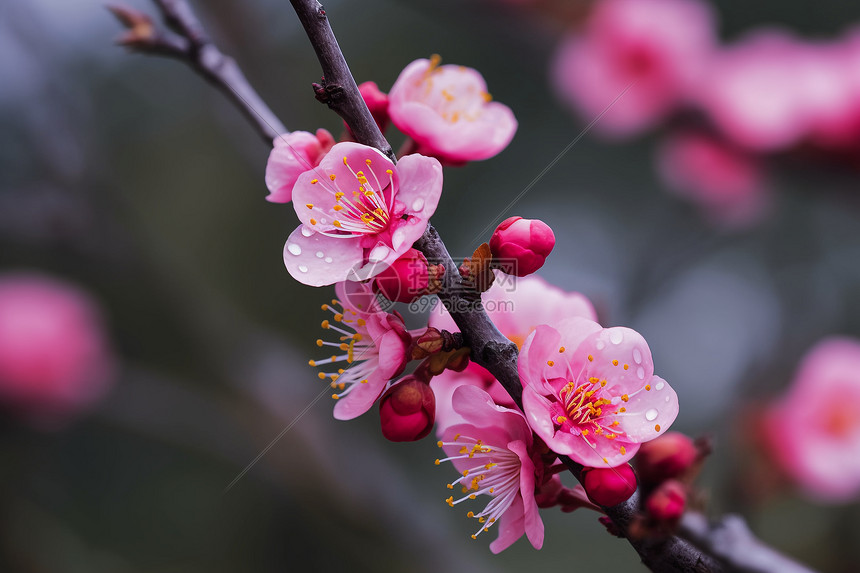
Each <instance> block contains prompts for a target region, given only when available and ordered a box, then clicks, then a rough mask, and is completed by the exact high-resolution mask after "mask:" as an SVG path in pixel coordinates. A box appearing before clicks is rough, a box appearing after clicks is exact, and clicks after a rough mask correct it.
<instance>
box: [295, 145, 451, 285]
mask: <svg viewBox="0 0 860 573" xmlns="http://www.w3.org/2000/svg"><path fill="white" fill-rule="evenodd" d="M441 193H442V166H441V165H440V164H439V162H438V161H437V160H436V159H433V158H431V157H424V156H422V155H407V156H406V157H404V158H403V159H401V160H400V162H399V163H398V164H397V165H396V166H395V165H394V164H393V163H392V162H391V160H390V159H388V158H387V157H386V156H385V155H383V154H382V153H381V152H379V151H378V150H376V149H374V148H372V147H368V146H366V145H361V144H358V143H353V142H344V143H338V144H337V145H335V146H334V147H332V149H331V151H329V153H328V154H326V156H325V157H324V158H323V160H322V161H321V162H320V164H319V165H318V166H317V167H315V168H314V169H312V170H310V171H305V172H304V173H302V174H301V175H300V176H299V178H298V180H297V181H296V184H295V186H294V188H293V206H294V207H295V210H296V214H297V215H298V217H299V220H300V221H301V223H302V224H301V225H300V226H299V227H298V228H297V229H296V230H295V231H293V233H292V234H291V235H290V238H289V239H287V243H286V245H285V247H284V263H285V264H286V266H287V270H288V271H289V272H290V274H291V275H292V276H293V278H295V279H296V280H298V281H299V282H301V283H304V284H306V285H311V286H323V285H328V284H333V283H336V282H340V281H344V280H347V279H348V278H349V279H352V280H365V279H368V278H371V277H372V276H374V275H376V274H378V273H380V272H381V271H383V270H384V269H385V268H387V267H388V266H389V265H390V264H391V263H393V262H394V261H395V260H397V258H398V257H400V256H401V255H402V254H403V253H405V252H406V251H408V250H409V248H410V247H412V244H413V243H414V242H415V241H416V240H417V239H418V238H419V237H420V236H421V234H422V233H423V232H424V229H425V228H426V227H427V221H428V220H429V219H430V216H431V215H433V213H434V212H435V211H436V205H437V204H438V203H439V196H440V195H441Z"/></svg>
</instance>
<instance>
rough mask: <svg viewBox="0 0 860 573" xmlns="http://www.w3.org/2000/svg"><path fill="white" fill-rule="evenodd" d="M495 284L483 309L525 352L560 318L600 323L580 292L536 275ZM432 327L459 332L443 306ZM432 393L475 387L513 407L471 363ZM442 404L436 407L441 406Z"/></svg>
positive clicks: (436, 381) (438, 380) (437, 381)
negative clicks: (531, 339) (543, 327)
mask: <svg viewBox="0 0 860 573" xmlns="http://www.w3.org/2000/svg"><path fill="white" fill-rule="evenodd" d="M496 277H497V278H496V282H495V283H493V286H491V287H490V289H489V290H488V291H486V292H485V293H483V294H482V295H481V300H482V302H483V306H484V309H485V310H486V311H487V314H488V315H489V317H490V319H491V320H492V321H493V323H494V324H495V325H496V327H497V328H498V329H499V331H500V332H501V333H502V334H504V335H505V336H506V337H508V338H509V339H510V340H511V341H513V342H514V343H516V345H517V347H520V348H522V345H523V342H525V340H526V338H528V336H529V334H531V333H532V331H534V329H535V328H537V326H538V325H539V324H546V323H548V322H553V321H555V320H557V319H558V318H559V317H564V318H573V317H577V316H578V317H582V318H587V319H589V320H597V314H596V313H595V311H594V307H593V306H592V304H591V302H590V301H589V300H588V299H587V298H586V297H585V296H584V295H582V294H580V293H578V292H567V291H564V290H562V289H560V288H558V287H556V286H553V285H551V284H549V283H548V282H546V281H545V280H544V279H542V278H541V277H539V276H537V275H530V276H528V277H522V278H514V277H510V276H507V275H504V274H502V273H498V274H497V275H496ZM429 323H430V326H432V327H434V328H438V329H440V330H441V329H445V330H448V331H451V332H456V331H458V330H459V329H458V328H457V325H456V324H455V323H454V320H453V319H452V318H451V315H450V314H448V311H446V310H445V308H444V307H443V306H441V305H439V306H437V307H436V308H434V309H433V312H432V313H431V314H430V319H429ZM430 384H431V386H432V387H433V390H434V391H435V392H436V393H437V396H438V394H439V393H440V392H447V393H449V394H450V393H452V392H453V391H454V388H456V386H459V385H462V384H474V385H477V386H479V387H480V388H483V389H484V390H486V391H487V392H489V393H490V395H491V396H492V397H493V400H495V402H496V403H497V404H501V405H505V406H511V407H513V405H514V403H513V401H512V400H511V397H510V395H509V394H508V393H507V391H506V390H505V389H504V388H503V387H502V386H501V384H499V383H498V382H497V381H496V379H495V378H494V377H493V375H492V374H490V373H489V372H488V371H487V370H486V369H484V368H483V367H481V366H478V365H477V364H475V363H470V364H469V366H468V367H467V368H466V371H465V372H463V373H459V372H450V371H446V372H445V373H443V374H442V375H441V376H436V377H435V378H433V380H432V381H431V383H430ZM441 402H443V400H441V399H440V400H439V401H438V402H437V403H441Z"/></svg>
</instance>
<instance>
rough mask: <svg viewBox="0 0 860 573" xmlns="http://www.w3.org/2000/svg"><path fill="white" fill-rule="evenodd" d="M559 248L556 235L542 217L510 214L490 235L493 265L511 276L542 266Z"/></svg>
mask: <svg viewBox="0 0 860 573" xmlns="http://www.w3.org/2000/svg"><path fill="white" fill-rule="evenodd" d="M554 247H555V234H554V233H553V232H552V229H551V228H550V227H549V225H547V224H546V223H544V222H543V221H541V220H540V219H523V218H522V217H509V218H507V219H505V220H504V221H502V222H501V223H499V226H498V227H496V230H495V231H493V236H492V237H491V238H490V251H491V252H492V253H493V264H494V265H495V266H496V268H499V269H501V270H502V271H503V272H505V273H506V274H509V275H515V276H518V277H524V276H526V275H530V274H532V273H533V272H535V271H537V270H538V269H539V268H541V267H542V266H543V265H544V263H545V262H546V258H547V257H548V256H549V254H550V253H551V252H552V250H553V248H554Z"/></svg>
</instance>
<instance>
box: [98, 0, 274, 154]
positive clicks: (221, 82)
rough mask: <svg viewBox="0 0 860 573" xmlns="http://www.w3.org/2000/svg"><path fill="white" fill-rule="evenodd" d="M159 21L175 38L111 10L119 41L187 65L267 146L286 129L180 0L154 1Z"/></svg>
mask: <svg viewBox="0 0 860 573" xmlns="http://www.w3.org/2000/svg"><path fill="white" fill-rule="evenodd" d="M153 2H154V3H155V4H156V6H158V9H159V10H160V11H161V15H162V18H163V20H164V23H165V24H166V25H167V27H168V28H170V29H171V30H173V31H174V32H175V33H176V34H178V36H175V35H171V34H168V33H167V32H166V31H164V30H159V29H158V28H157V27H156V26H155V25H154V24H153V22H152V20H151V19H150V18H149V16H147V15H146V14H144V13H142V12H138V11H137V10H133V9H131V8H127V7H125V6H119V5H114V6H111V7H110V10H111V12H113V13H114V15H115V16H116V17H117V18H118V19H119V20H120V22H122V24H123V25H124V26H125V27H126V28H127V29H128V32H126V34H125V35H123V36H122V37H121V38H120V39H119V43H120V44H122V45H125V46H127V47H128V48H129V49H131V50H133V51H135V52H141V53H144V54H151V55H156V56H166V57H171V58H175V59H177V60H180V61H182V62H185V63H186V64H188V65H189V66H190V67H191V68H193V69H194V70H195V71H196V72H197V73H199V74H200V75H201V76H203V77H204V78H205V79H206V81H208V82H209V83H211V84H212V85H214V86H215V87H217V88H218V89H219V90H221V91H222V92H223V93H224V94H226V96H227V97H228V98H229V99H230V101H232V102H233V104H234V105H235V106H236V107H237V108H238V109H239V111H241V112H242V114H243V115H244V116H245V117H246V118H247V119H248V121H250V122H251V124H252V125H253V126H254V127H255V128H256V130H257V132H258V133H259V134H260V136H261V137H262V138H263V139H264V140H265V141H266V143H267V144H268V145H272V141H274V139H275V138H276V137H278V136H280V135H284V134H286V133H287V129H286V127H284V124H283V123H281V120H279V119H278V118H277V116H276V115H275V114H274V113H273V112H272V110H271V109H269V107H268V106H267V105H266V104H265V102H264V101H263V99H262V98H261V97H260V96H259V95H258V94H257V92H256V91H255V90H254V88H252V87H251V84H250V83H249V82H248V79H247V78H246V77H245V74H243V73H242V70H241V69H240V68H239V66H238V65H237V64H236V61H235V60H233V58H231V57H230V56H227V55H225V54H224V53H223V52H221V50H219V49H218V47H217V46H216V45H215V44H214V43H212V41H211V40H210V39H209V36H208V35H207V34H206V31H205V30H204V29H203V25H202V24H201V23H200V20H198V19H197V17H196V16H195V15H194V12H193V11H192V10H191V6H189V5H188V3H187V2H186V1H185V0H153Z"/></svg>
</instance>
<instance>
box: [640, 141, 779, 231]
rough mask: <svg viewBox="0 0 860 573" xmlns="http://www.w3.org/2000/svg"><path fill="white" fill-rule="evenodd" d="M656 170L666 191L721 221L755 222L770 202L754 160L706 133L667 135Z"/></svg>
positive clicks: (757, 164) (765, 185) (766, 187)
mask: <svg viewBox="0 0 860 573" xmlns="http://www.w3.org/2000/svg"><path fill="white" fill-rule="evenodd" d="M657 170H658V173H659V174H660V176H661V178H662V179H663V181H664V182H665V184H666V186H667V188H668V189H669V190H670V191H673V192H674V193H676V194H677V195H678V196H680V197H683V198H685V199H688V200H690V201H692V202H693V203H695V204H697V205H698V206H699V207H700V208H701V209H702V210H703V211H704V212H705V214H706V216H708V217H709V218H710V219H712V220H713V221H714V222H716V223H719V224H722V225H727V226H733V227H737V226H744V225H750V224H753V223H755V222H757V221H759V220H760V219H761V217H762V216H763V215H764V214H765V212H766V210H767V207H768V206H769V203H770V201H769V200H770V193H769V189H768V184H767V183H766V181H765V179H766V178H765V175H764V173H763V172H762V167H761V165H760V164H759V162H758V160H757V159H756V158H755V157H753V156H752V155H750V154H748V153H744V152H742V151H740V150H738V149H735V148H733V147H731V146H730V145H728V144H726V143H724V142H722V141H720V140H718V139H716V138H714V137H711V136H709V135H705V134H701V133H695V132H682V133H675V134H672V135H671V136H669V138H667V139H666V140H665V141H664V142H663V145H662V146H661V147H660V149H659V150H658V155H657Z"/></svg>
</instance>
